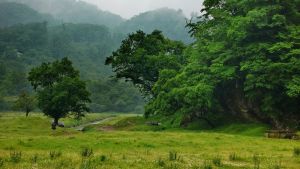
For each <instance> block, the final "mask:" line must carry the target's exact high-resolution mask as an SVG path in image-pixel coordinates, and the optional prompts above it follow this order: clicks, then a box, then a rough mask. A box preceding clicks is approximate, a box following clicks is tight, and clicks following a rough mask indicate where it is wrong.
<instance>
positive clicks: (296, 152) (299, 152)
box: [294, 147, 300, 156]
mask: <svg viewBox="0 0 300 169" xmlns="http://www.w3.org/2000/svg"><path fill="white" fill-rule="evenodd" d="M294 156H300V147H294Z"/></svg>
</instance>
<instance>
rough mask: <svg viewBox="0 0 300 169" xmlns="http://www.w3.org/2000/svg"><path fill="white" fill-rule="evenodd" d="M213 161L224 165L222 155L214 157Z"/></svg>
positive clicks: (217, 164) (215, 163) (218, 164)
mask: <svg viewBox="0 0 300 169" xmlns="http://www.w3.org/2000/svg"><path fill="white" fill-rule="evenodd" d="M212 163H213V164H214V165H215V166H218V167H220V166H221V165H222V158H221V156H219V155H217V156H215V157H214V158H213V159H212Z"/></svg>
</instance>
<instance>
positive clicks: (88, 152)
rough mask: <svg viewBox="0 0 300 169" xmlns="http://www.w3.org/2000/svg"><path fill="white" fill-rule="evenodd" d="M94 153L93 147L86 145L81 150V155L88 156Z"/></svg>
mask: <svg viewBox="0 0 300 169" xmlns="http://www.w3.org/2000/svg"><path fill="white" fill-rule="evenodd" d="M93 154H94V152H93V149H92V148H87V147H85V148H83V149H82V151H81V157H85V158H88V157H91V156H92V155H93Z"/></svg>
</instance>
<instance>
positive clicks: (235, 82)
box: [146, 0, 300, 129]
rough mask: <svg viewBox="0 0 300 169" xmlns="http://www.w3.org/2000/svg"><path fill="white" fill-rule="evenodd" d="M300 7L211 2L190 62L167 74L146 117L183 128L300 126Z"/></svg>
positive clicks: (195, 31)
mask: <svg viewBox="0 0 300 169" xmlns="http://www.w3.org/2000/svg"><path fill="white" fill-rule="evenodd" d="M299 7H300V1H299V0H289V1H286V0H276V1H275V0H274V1H272V0H271V1H265V0H261V1H256V0H205V1H204V9H203V13H204V15H203V16H202V17H201V19H200V21H199V22H198V23H190V24H189V25H188V26H189V27H190V28H191V33H192V35H193V36H194V37H195V38H196V39H197V41H196V42H195V43H194V44H192V48H189V50H190V51H189V53H190V54H191V55H190V56H189V63H188V64H187V65H186V66H185V67H184V68H183V69H181V71H180V72H179V73H178V72H175V71H170V70H164V71H161V73H160V77H159V79H158V81H157V82H156V83H155V85H154V87H153V90H152V93H153V94H154V95H155V96H156V97H154V99H153V100H151V101H150V103H149V104H148V105H147V106H146V113H147V114H149V115H156V114H160V115H164V116H168V117H169V118H171V117H174V119H175V120H174V122H178V123H177V124H181V125H185V124H186V123H188V122H190V121H192V120H195V119H203V120H205V121H207V122H208V123H209V124H211V125H212V126H213V123H219V124H220V123H221V122H222V121H224V118H226V117H230V118H231V117H234V118H231V119H247V120H255V121H260V122H264V123H267V124H270V125H272V126H273V127H274V128H280V129H283V128H295V127H299V126H300V124H299V122H300V112H299V110H300V90H299V89H300V87H299V86H300V50H299V48H300V13H299V12H300V8H299ZM220 117H221V118H220Z"/></svg>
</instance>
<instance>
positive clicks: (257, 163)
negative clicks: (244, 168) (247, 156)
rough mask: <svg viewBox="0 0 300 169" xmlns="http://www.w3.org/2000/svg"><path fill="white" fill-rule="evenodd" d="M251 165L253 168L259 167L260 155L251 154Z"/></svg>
mask: <svg viewBox="0 0 300 169" xmlns="http://www.w3.org/2000/svg"><path fill="white" fill-rule="evenodd" d="M252 159H253V165H254V166H253V167H254V169H260V157H259V155H258V154H254V155H253V158H252Z"/></svg>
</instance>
